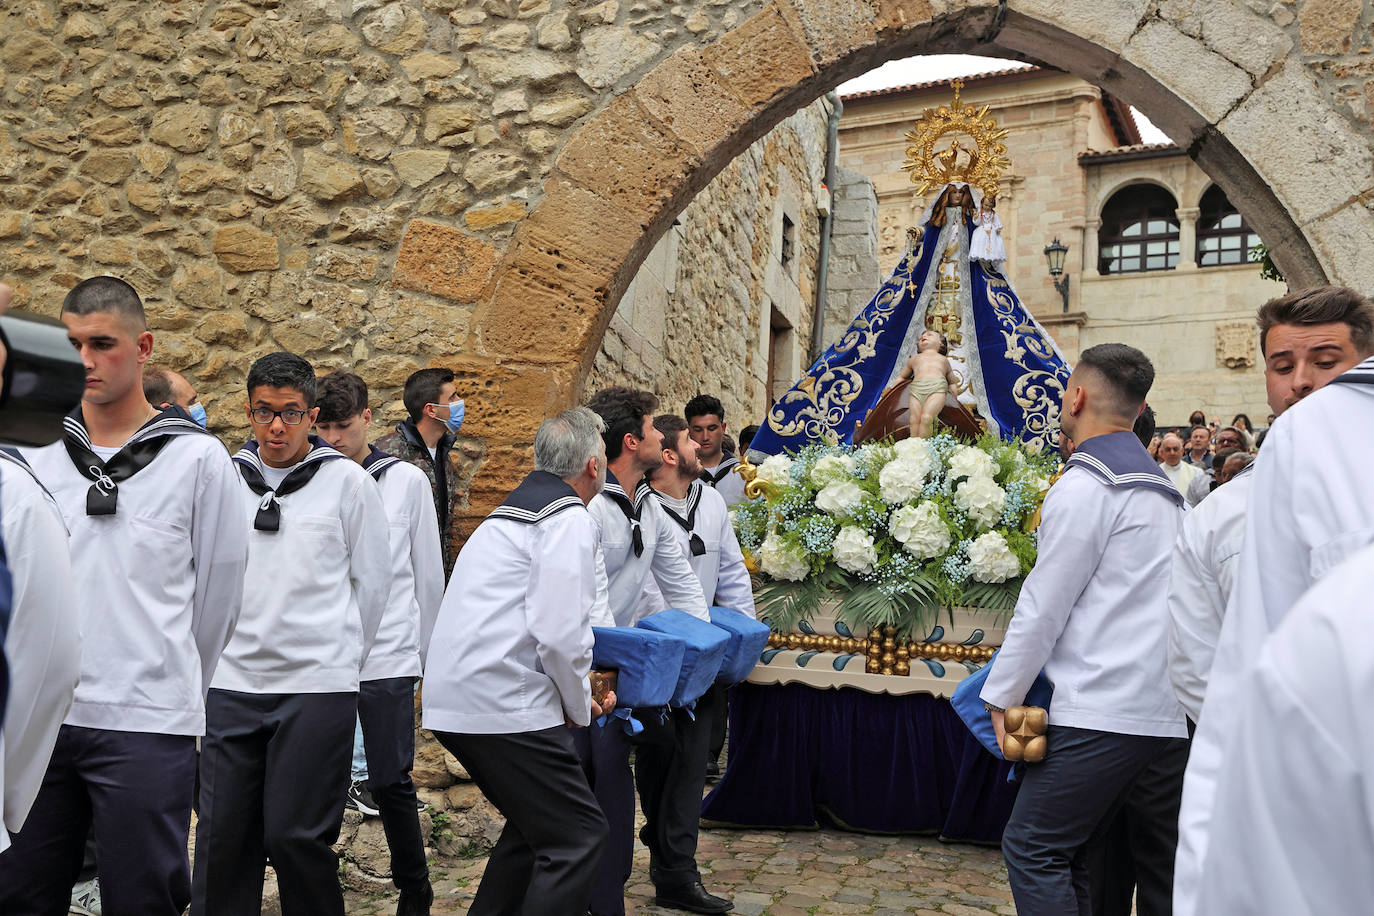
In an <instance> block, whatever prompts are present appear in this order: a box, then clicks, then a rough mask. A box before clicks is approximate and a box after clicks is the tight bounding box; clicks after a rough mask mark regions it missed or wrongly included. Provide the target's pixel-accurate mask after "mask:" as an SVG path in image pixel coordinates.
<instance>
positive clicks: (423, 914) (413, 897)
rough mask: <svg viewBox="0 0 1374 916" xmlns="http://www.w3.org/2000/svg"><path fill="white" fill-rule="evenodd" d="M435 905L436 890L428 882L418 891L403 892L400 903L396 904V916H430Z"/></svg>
mask: <svg viewBox="0 0 1374 916" xmlns="http://www.w3.org/2000/svg"><path fill="white" fill-rule="evenodd" d="M433 903H434V888H433V887H432V886H431V885H430V883H429V882H428V881H426V882H425V886H424V887H423V888H421V889H420V890H418V891H401V899H400V902H398V903H397V904H396V916H429V908H430V905H431V904H433Z"/></svg>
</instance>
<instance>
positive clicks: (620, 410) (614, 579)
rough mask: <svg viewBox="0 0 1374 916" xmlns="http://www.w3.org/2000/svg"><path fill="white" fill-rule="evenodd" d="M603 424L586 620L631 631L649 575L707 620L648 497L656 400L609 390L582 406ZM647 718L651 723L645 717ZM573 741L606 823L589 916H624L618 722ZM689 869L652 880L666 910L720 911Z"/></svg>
mask: <svg viewBox="0 0 1374 916" xmlns="http://www.w3.org/2000/svg"><path fill="white" fill-rule="evenodd" d="M587 406H588V407H590V408H591V409H592V410H593V411H595V412H596V413H597V414H598V415H599V416H600V417H601V419H602V421H603V422H604V423H605V424H606V431H605V432H604V433H602V439H603V441H604V442H605V444H606V458H607V462H608V468H607V472H606V487H605V489H604V490H603V491H602V493H601V495H599V496H597V497H596V498H595V499H593V500H592V501H591V502H590V503H589V504H588V505H587V509H588V511H590V512H591V514H592V518H593V519H594V520H595V521H596V523H597V528H598V530H599V533H600V544H601V551H600V557H601V561H602V563H603V569H604V572H603V575H604V578H605V589H604V590H603V591H602V593H601V594H600V595H599V596H598V609H597V610H596V612H594V613H593V615H592V623H593V624H594V625H596V626H603V625H604V626H620V627H632V626H634V625H635V622H636V621H638V620H639V619H640V617H642V616H643V607H642V605H643V595H644V590H645V588H646V586H647V584H648V582H649V580H650V578H651V577H652V579H653V581H654V584H655V585H656V586H657V588H658V590H659V592H660V593H661V594H662V596H663V600H664V602H665V603H666V604H667V606H668V607H672V608H676V609H677V610H680V611H683V612H685V613H688V614H691V615H693V616H694V617H699V618H701V619H702V620H708V621H709V619H710V615H709V614H708V613H707V610H706V599H705V598H704V597H703V595H702V590H701V582H700V581H699V580H698V579H697V576H696V573H694V572H693V571H692V567H691V565H690V564H688V562H687V558H686V556H685V555H684V554H683V552H682V550H681V549H680V548H679V547H678V542H677V539H676V535H674V534H673V530H672V529H673V527H674V526H673V523H672V522H671V521H670V520H669V519H668V516H667V514H666V513H665V512H664V511H663V506H662V504H660V503H659V501H658V500H657V499H655V498H654V497H653V496H652V495H651V494H652V490H651V488H650V487H649V483H648V480H647V479H646V475H647V474H649V473H650V472H651V471H653V470H655V469H657V468H658V466H659V465H661V464H662V463H663V437H662V436H661V435H659V433H658V430H656V429H654V417H653V411H654V408H655V407H657V406H658V400H657V399H656V398H655V397H654V396H653V395H652V394H650V393H648V392H647V391H639V390H636V389H632V388H620V387H616V388H606V389H603V390H601V391H598V392H597V393H596V394H595V395H593V396H592V399H591V400H590V401H589V402H588V404H587ZM645 718H649V717H647V716H646V717H645ZM574 738H575V740H576V742H577V748H578V755H579V756H580V757H581V758H582V764H583V769H584V770H585V771H586V773H587V779H588V782H590V783H591V786H592V791H593V792H595V793H596V799H597V802H598V803H599V804H600V805H601V810H602V812H604V813H605V815H606V820H607V823H608V824H609V825H610V838H609V841H608V843H607V847H606V856H605V858H604V859H603V860H602V863H601V869H600V872H599V874H598V876H597V881H596V886H595V889H594V891H593V893H592V899H591V911H592V913H594V914H596V916H623V914H624V912H625V882H626V881H627V880H628V879H629V877H630V869H631V865H632V859H633V856H634V792H635V787H634V780H633V777H632V775H631V773H630V765H629V745H628V744H627V742H626V739H625V733H624V730H623V728H622V725H621V723H620V722H619V721H617V720H611V721H610V722H608V723H607V724H606V726H605V727H602V726H599V725H597V724H596V723H593V724H592V726H591V728H588V729H586V730H585V731H582V730H579V731H578V732H577V733H576V734H575V735H574ZM695 871H696V869H695V866H694V865H693V866H692V867H691V868H690V869H689V868H686V867H684V868H683V869H682V870H680V871H678V870H673V871H669V872H667V873H662V874H660V875H658V876H654V875H651V876H650V877H651V878H653V879H654V880H655V887H656V888H657V891H658V900H659V902H660V905H663V906H678V907H680V906H681V905H683V904H689V905H690V906H692V907H700V908H707V907H709V909H698V910H697V911H698V912H710V913H716V912H724V911H723V910H721V909H720V907H721V906H722V905H725V906H726V907H727V908H728V906H729V901H725V900H722V899H721V898H719V897H713V896H711V895H710V894H708V893H706V890H705V889H704V888H703V887H702V886H701V880H700V878H699V876H697V875H696V874H695Z"/></svg>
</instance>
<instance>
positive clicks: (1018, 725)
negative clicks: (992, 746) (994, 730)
mask: <svg viewBox="0 0 1374 916" xmlns="http://www.w3.org/2000/svg"><path fill="white" fill-rule="evenodd" d="M1002 722H1003V725H1004V726H1005V728H1006V730H1007V734H1006V737H1005V738H1004V739H1003V740H1002V756H1003V757H1005V758H1007V759H1008V760H1010V761H1012V762H1013V763H1016V762H1020V761H1024V762H1026V763H1039V762H1040V761H1042V760H1044V759H1045V753H1046V752H1047V751H1048V750H1049V744H1048V743H1047V742H1046V740H1045V733H1046V732H1047V731H1049V727H1050V716H1049V713H1047V712H1045V710H1044V709H1041V708H1040V707H1039V706H1012V707H1010V708H1008V709H1007V711H1006V712H1005V713H1004V714H1003V720H1002Z"/></svg>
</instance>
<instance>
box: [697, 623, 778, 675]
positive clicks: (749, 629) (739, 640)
mask: <svg viewBox="0 0 1374 916" xmlns="http://www.w3.org/2000/svg"><path fill="white" fill-rule="evenodd" d="M711 623H713V624H714V625H715V626H718V627H720V628H721V629H722V630H724V631H725V632H726V633H729V634H730V643H729V645H727V646H726V648H725V660H724V661H722V662H721V663H720V673H719V674H717V675H716V683H717V684H724V685H726V686H727V687H728V686H729V685H731V684H738V683H739V682H740V681H742V680H744V679H745V678H747V677H748V676H749V672H751V671H753V670H754V666H755V665H757V664H758V663H759V655H760V654H761V653H762V652H763V650H764V649H766V648H767V647H768V634H769V633H770V632H771V631H770V630H769V629H768V624H766V623H759V622H758V621H757V620H755V619H754V618H753V617H750V616H749V615H748V614H745V613H744V612H742V611H736V610H732V609H731V608H728V607H713V608H711Z"/></svg>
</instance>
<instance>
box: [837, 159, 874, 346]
mask: <svg viewBox="0 0 1374 916" xmlns="http://www.w3.org/2000/svg"><path fill="white" fill-rule="evenodd" d="M834 192H835V212H834V217H833V219H832V221H831V229H830V233H831V237H830V272H829V275H828V276H827V277H826V286H827V292H826V303H825V331H824V333H823V334H822V335H821V346H822V347H828V346H830V345H831V344H832V343H834V342H835V341H837V340H839V338H840V334H842V333H843V332H844V329H845V328H847V327H849V322H851V321H853V320H854V316H855V315H857V314H859V312H860V310H862V309H863V307H864V306H865V305H867V304H868V302H869V300H870V299H872V298H873V297H874V296H875V295H876V294H877V292H878V287H879V286H881V285H882V282H883V281H884V280H885V279H887V276H886V274H885V273H884V272H883V271H882V270H881V269H880V268H879V267H878V241H879V240H878V197H877V195H876V194H875V193H874V191H873V182H872V181H871V180H869V178H868V177H867V176H865V175H862V174H860V173H859V172H855V171H853V170H851V169H847V168H845V167H844V166H836V168H835V187H834Z"/></svg>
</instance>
